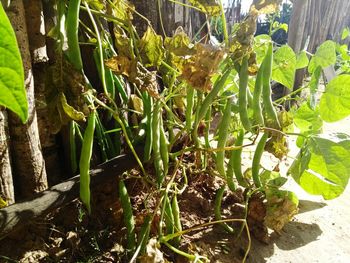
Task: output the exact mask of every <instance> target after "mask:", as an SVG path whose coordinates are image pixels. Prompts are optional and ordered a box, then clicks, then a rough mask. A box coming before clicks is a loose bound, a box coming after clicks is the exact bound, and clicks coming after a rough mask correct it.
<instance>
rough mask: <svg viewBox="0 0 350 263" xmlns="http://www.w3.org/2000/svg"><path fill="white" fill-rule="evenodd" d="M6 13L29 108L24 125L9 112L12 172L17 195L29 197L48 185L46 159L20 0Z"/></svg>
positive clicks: (11, 5) (14, 1)
mask: <svg viewBox="0 0 350 263" xmlns="http://www.w3.org/2000/svg"><path fill="white" fill-rule="evenodd" d="M6 12H7V15H8V17H9V19H10V21H11V24H12V26H13V28H14V31H15V32H16V37H17V42H18V45H19V48H20V52H21V56H22V60H23V67H24V74H25V89H26V92H27V100H28V107H29V108H28V113H29V118H28V121H27V123H26V124H22V123H21V121H20V119H19V118H18V117H17V116H16V115H15V114H13V113H11V112H9V126H10V139H11V146H12V152H11V153H12V157H13V158H12V161H13V172H14V175H15V180H16V181H17V183H18V187H19V193H20V195H21V196H22V197H29V196H32V195H33V194H34V193H36V192H40V191H43V190H45V189H46V188H47V178H46V171H45V161H44V158H43V155H42V152H41V145H40V140H39V131H38V124H37V116H36V109H35V102H34V78H33V72H32V65H31V56H30V52H29V45H28V35H27V28H26V21H25V12H24V7H23V2H22V0H12V1H11V4H10V7H9V8H8V9H7V10H6Z"/></svg>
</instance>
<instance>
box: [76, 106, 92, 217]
mask: <svg viewBox="0 0 350 263" xmlns="http://www.w3.org/2000/svg"><path fill="white" fill-rule="evenodd" d="M95 119H96V112H95V111H92V112H91V113H90V115H89V118H88V123H87V127H86V129H85V132H84V139H83V145H82V148H81V155H80V161H79V168H80V199H81V201H82V202H83V203H84V205H85V206H86V208H87V210H88V212H89V214H90V213H91V207H90V174H89V170H90V160H91V156H92V148H93V144H94V131H95Z"/></svg>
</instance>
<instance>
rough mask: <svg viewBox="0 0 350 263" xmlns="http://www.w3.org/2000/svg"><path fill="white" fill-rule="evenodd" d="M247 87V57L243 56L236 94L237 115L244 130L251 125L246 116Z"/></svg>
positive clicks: (248, 129)
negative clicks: (237, 92)
mask: <svg viewBox="0 0 350 263" xmlns="http://www.w3.org/2000/svg"><path fill="white" fill-rule="evenodd" d="M247 89H248V58H247V57H244V58H243V61H242V66H241V68H240V70H239V94H238V106H239V116H240V118H241V122H242V125H243V127H244V129H245V130H247V131H250V130H251V128H252V127H251V125H250V120H249V117H248V108H247V106H248V105H247Z"/></svg>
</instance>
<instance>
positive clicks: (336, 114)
mask: <svg viewBox="0 0 350 263" xmlns="http://www.w3.org/2000/svg"><path fill="white" fill-rule="evenodd" d="M320 112H321V117H322V119H323V120H324V121H327V122H335V121H339V120H341V119H343V118H345V117H347V116H348V115H350V75H340V76H337V77H336V78H334V79H332V80H331V81H330V82H329V83H328V85H327V87H326V91H325V93H324V94H323V95H322V97H321V101H320Z"/></svg>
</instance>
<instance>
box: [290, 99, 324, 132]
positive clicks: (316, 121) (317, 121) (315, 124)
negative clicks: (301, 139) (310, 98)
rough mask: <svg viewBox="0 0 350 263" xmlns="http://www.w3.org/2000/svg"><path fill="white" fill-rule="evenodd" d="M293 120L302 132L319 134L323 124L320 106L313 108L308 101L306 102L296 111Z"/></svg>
mask: <svg viewBox="0 0 350 263" xmlns="http://www.w3.org/2000/svg"><path fill="white" fill-rule="evenodd" d="M293 121H294V124H295V125H296V126H297V127H298V128H299V129H300V132H301V133H313V134H317V133H319V132H320V131H321V129H322V126H323V121H322V119H321V117H320V113H319V110H318V108H316V109H314V110H313V109H311V107H310V105H309V104H308V103H307V102H304V103H303V104H302V105H301V106H300V107H299V109H298V110H297V111H296V113H295V115H294V119H293Z"/></svg>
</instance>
